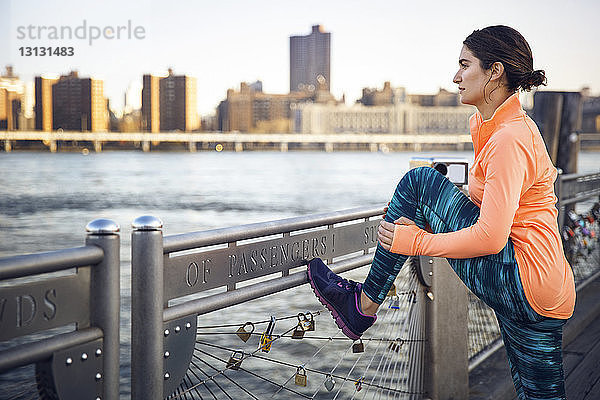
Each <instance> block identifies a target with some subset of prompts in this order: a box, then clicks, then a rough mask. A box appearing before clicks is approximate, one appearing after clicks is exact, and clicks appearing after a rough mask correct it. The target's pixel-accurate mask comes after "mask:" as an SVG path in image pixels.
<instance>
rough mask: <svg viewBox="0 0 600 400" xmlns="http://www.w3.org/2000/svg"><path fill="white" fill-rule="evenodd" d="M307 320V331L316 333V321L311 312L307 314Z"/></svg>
mask: <svg viewBox="0 0 600 400" xmlns="http://www.w3.org/2000/svg"><path fill="white" fill-rule="evenodd" d="M306 318H307V321H308V323H307V325H308V329H307V331H311V332H312V331H314V330H315V319H314V317H313V315H312V313H311V312H307V313H306Z"/></svg>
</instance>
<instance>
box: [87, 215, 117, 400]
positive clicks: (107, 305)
mask: <svg viewBox="0 0 600 400" xmlns="http://www.w3.org/2000/svg"><path fill="white" fill-rule="evenodd" d="M85 229H86V231H87V236H86V238H85V244H86V245H88V246H91V245H94V246H98V247H100V248H101V249H102V250H103V251H104V258H103V259H102V262H101V263H100V264H97V265H95V266H93V267H92V270H91V289H90V290H91V293H90V308H91V312H90V323H91V325H92V326H97V327H99V328H100V329H102V332H103V336H104V339H103V340H104V345H103V347H104V354H103V359H104V365H103V377H102V379H103V386H104V398H105V399H109V400H116V399H118V398H119V378H120V377H119V354H120V351H119V316H120V306H121V304H120V299H121V292H120V291H121V285H120V271H121V265H120V253H119V251H120V246H119V242H120V237H119V225H118V224H117V223H116V222H114V221H112V220H110V219H95V220H93V221H91V222H90V223H88V224H87V226H86V227H85Z"/></svg>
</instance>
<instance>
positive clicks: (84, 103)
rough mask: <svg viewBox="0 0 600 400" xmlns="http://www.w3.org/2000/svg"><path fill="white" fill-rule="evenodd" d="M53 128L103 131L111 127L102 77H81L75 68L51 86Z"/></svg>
mask: <svg viewBox="0 0 600 400" xmlns="http://www.w3.org/2000/svg"><path fill="white" fill-rule="evenodd" d="M52 127H53V129H55V130H56V129H63V130H74V131H92V132H102V131H106V130H107V129H108V109H107V102H106V99H105V98H104V84H103V82H102V81H101V80H98V79H92V78H79V76H78V74H77V72H76V71H71V73H69V75H65V76H61V77H60V79H59V80H58V81H57V82H56V83H55V84H54V85H53V86H52Z"/></svg>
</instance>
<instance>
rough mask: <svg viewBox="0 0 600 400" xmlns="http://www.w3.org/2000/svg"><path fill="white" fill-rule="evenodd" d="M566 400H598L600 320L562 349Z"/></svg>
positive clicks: (599, 387)
mask: <svg viewBox="0 0 600 400" xmlns="http://www.w3.org/2000/svg"><path fill="white" fill-rule="evenodd" d="M563 354H564V370H565V375H566V378H567V380H566V389H567V399H569V400H579V399H580V400H596V399H600V318H596V319H595V320H594V321H593V322H592V323H591V324H590V325H588V326H587V327H586V328H585V329H584V331H583V332H581V334H579V336H577V337H576V338H575V340H573V341H572V342H571V343H570V344H568V345H567V346H566V347H565V349H564V353H563Z"/></svg>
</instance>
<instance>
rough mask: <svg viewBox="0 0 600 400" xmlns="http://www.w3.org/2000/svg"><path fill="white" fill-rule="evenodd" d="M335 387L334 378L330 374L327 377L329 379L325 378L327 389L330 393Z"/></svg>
mask: <svg viewBox="0 0 600 400" xmlns="http://www.w3.org/2000/svg"><path fill="white" fill-rule="evenodd" d="M334 386H335V380H334V379H333V376H331V375H330V374H329V375H327V378H325V389H327V391H328V392H331V391H332V390H333V387H334Z"/></svg>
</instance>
